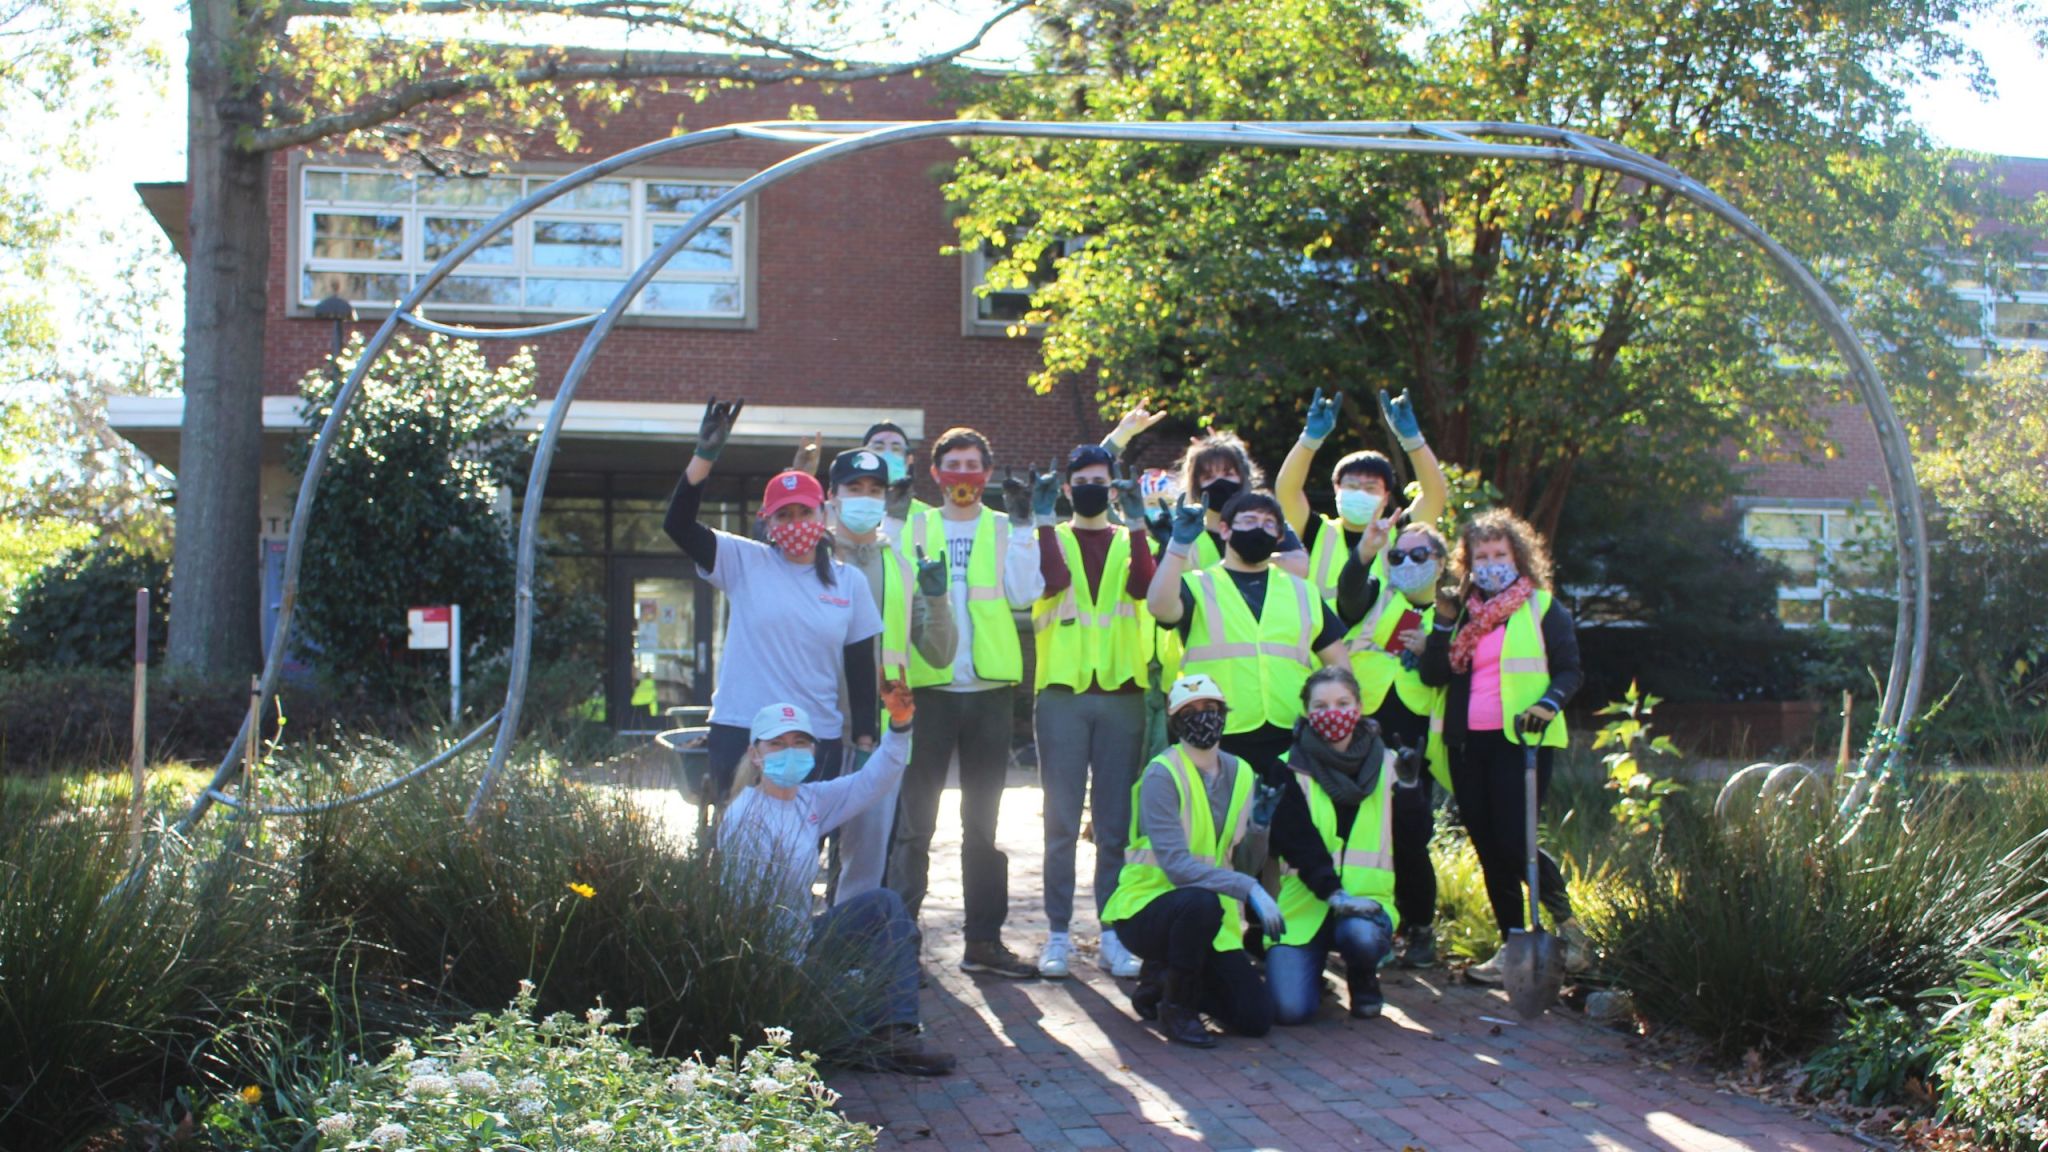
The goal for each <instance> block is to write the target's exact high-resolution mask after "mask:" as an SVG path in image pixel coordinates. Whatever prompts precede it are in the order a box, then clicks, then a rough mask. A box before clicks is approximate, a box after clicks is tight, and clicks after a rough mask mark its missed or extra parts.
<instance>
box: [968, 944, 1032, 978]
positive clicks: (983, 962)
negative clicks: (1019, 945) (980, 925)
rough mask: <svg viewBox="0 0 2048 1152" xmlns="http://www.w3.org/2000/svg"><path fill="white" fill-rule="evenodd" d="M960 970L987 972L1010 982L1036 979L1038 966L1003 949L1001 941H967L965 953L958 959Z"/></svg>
mask: <svg viewBox="0 0 2048 1152" xmlns="http://www.w3.org/2000/svg"><path fill="white" fill-rule="evenodd" d="M960 970H961V971H962V972H987V973H989V974H991V975H994V976H1007V977H1009V978H1010V979H1012V980H1035V979H1037V978H1038V965H1036V964H1033V963H1031V962H1030V961H1028V960H1026V959H1024V958H1023V957H1022V956H1019V955H1017V954H1016V953H1015V952H1012V951H1010V950H1009V949H1008V948H1005V947H1004V946H1003V942H1002V941H1001V940H969V941H968V942H967V951H966V952H965V953H963V954H962V955H961V957H960Z"/></svg>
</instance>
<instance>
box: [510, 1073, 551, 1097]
mask: <svg viewBox="0 0 2048 1152" xmlns="http://www.w3.org/2000/svg"><path fill="white" fill-rule="evenodd" d="M547 1090H548V1085H547V1081H545V1080H542V1079H541V1078H540V1077H538V1076H535V1075H534V1074H533V1073H531V1072H528V1073H527V1074H526V1075H524V1076H521V1077H520V1078H519V1079H517V1080H514V1081H513V1082H512V1094H513V1095H515V1096H538V1095H540V1094H541V1093H543V1092H545V1091H547Z"/></svg>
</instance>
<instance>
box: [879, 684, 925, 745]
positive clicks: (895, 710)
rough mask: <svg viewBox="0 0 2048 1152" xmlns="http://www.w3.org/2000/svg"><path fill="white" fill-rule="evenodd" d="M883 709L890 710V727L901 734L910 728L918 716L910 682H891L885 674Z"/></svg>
mask: <svg viewBox="0 0 2048 1152" xmlns="http://www.w3.org/2000/svg"><path fill="white" fill-rule="evenodd" d="M882 707H884V708H887V709H888V710H889V727H891V728H894V729H896V730H897V731H899V732H900V731H902V730H903V729H905V728H908V727H910V721H911V720H912V718H914V717H915V716H916V715H917V698H916V697H914V696H912V695H911V693H910V682H909V681H908V680H891V679H889V677H888V675H887V674H886V673H885V674H883V676H882Z"/></svg>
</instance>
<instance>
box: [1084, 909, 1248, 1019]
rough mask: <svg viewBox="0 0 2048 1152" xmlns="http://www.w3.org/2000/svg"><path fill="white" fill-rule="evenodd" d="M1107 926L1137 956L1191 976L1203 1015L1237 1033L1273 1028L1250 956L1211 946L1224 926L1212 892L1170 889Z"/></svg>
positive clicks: (1221, 913) (1220, 910) (1199, 1009)
mask: <svg viewBox="0 0 2048 1152" xmlns="http://www.w3.org/2000/svg"><path fill="white" fill-rule="evenodd" d="M1110 927H1113V928H1115V929H1116V938H1117V939H1118V940H1119V941H1121V942H1122V943H1123V946H1124V947H1126V948H1129V949H1130V950H1131V952H1132V954H1134V955H1136V956H1137V957H1138V959H1140V960H1149V961H1152V962H1153V963H1155V964H1164V965H1166V967H1167V968H1168V969H1171V970H1173V971H1177V972H1183V973H1194V974H1196V975H1197V977H1198V978H1199V979H1200V981H1201V986H1202V1002H1201V1003H1200V1004H1197V1005H1194V1007H1195V1008H1196V1010H1198V1011H1200V1012H1201V1013H1202V1014H1203V1015H1205V1016H1208V1017H1209V1018H1210V1019H1213V1020H1215V1021H1216V1022H1217V1023H1219V1024H1221V1025H1223V1026H1224V1027H1225V1028H1228V1029H1229V1030H1230V1031H1232V1032H1235V1033H1237V1034H1238V1035H1240V1036H1264V1035H1265V1034H1266V1033H1268V1032H1270V1031H1272V1030H1273V998H1272V997H1271V996H1268V995H1266V982H1265V980H1264V979H1262V978H1261V977H1260V976H1259V971H1258V969H1256V968H1254V967H1252V961H1251V957H1249V956H1247V955H1245V954H1244V952H1243V951H1241V950H1238V949H1232V950H1230V951H1228V952H1218V951H1217V950H1216V933H1217V932H1218V931H1220V930H1221V929H1222V927H1223V905H1222V904H1221V903H1219V902H1218V901H1217V899H1216V893H1214V892H1210V891H1207V890H1205V889H1201V888H1175V889H1174V890H1173V891H1171V892H1166V893H1162V894H1161V895H1159V896H1157V897H1154V898H1153V900H1152V902H1151V903H1150V904H1147V905H1145V906H1144V907H1143V908H1140V909H1138V912H1137V914H1136V915H1134V916H1132V917H1131V918H1130V919H1128V920H1121V921H1118V922H1117V923H1115V924H1113V925H1110Z"/></svg>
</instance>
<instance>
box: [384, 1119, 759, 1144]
mask: <svg viewBox="0 0 2048 1152" xmlns="http://www.w3.org/2000/svg"><path fill="white" fill-rule="evenodd" d="M407 1135H408V1133H407V1132H406V1130H405V1125H403V1124H379V1125H377V1126H376V1127H375V1128H372V1129H370V1143H372V1144H374V1145H376V1146H377V1147H379V1148H396V1147H398V1145H399V1144H400V1142H402V1141H403V1140H404V1139H405V1138H406V1136H407ZM751 1147H752V1146H751V1145H749V1148H750V1149H751Z"/></svg>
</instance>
